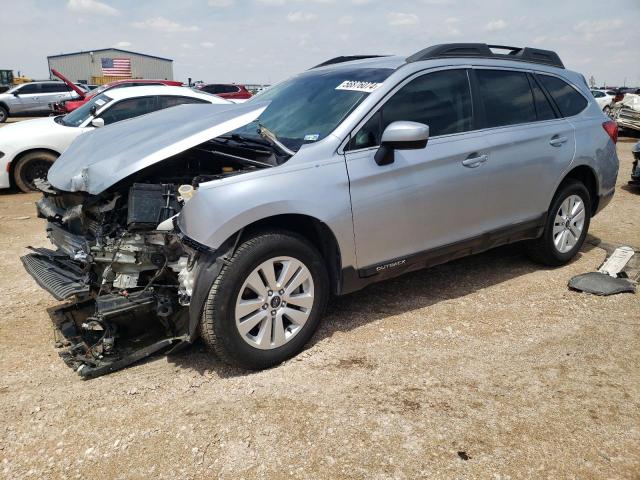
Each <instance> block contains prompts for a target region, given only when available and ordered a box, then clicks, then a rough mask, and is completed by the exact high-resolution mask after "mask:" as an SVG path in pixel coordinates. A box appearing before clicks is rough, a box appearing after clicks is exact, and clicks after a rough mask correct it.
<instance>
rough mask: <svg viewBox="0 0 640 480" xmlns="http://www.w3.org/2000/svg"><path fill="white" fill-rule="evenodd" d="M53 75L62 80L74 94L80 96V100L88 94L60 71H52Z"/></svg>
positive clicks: (53, 69)
mask: <svg viewBox="0 0 640 480" xmlns="http://www.w3.org/2000/svg"><path fill="white" fill-rule="evenodd" d="M51 73H53V74H54V75H55V76H56V77H58V78H59V79H60V80H62V81H63V82H64V83H66V84H67V85H68V86H69V87H70V88H71V89H72V90H73V91H74V92H76V93H77V94H78V95H80V98H84V97H85V96H86V95H87V94H86V92H85V91H84V90H82V89H80V88H78V86H77V85H76V84H75V83H73V82H72V81H71V80H69V79H68V78H67V77H65V76H64V75H62V74H61V73H60V72H59V71H58V70H56V69H55V68H52V69H51Z"/></svg>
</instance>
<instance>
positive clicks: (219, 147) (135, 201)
mask: <svg viewBox="0 0 640 480" xmlns="http://www.w3.org/2000/svg"><path fill="white" fill-rule="evenodd" d="M160 113H161V112H160ZM105 130H106V129H105ZM185 148H186V149H185V150H184V151H182V152H180V153H177V154H175V155H173V156H171V157H169V158H166V159H164V160H162V161H158V162H155V163H153V164H150V165H149V164H147V165H146V166H145V167H144V168H142V169H141V170H139V171H137V172H135V174H133V175H129V176H127V177H126V178H124V179H118V181H117V182H115V183H114V184H113V185H109V186H108V188H106V189H105V190H104V191H102V192H100V193H87V192H86V191H68V190H65V189H60V188H56V186H52V185H51V184H49V183H46V182H41V183H40V185H39V187H40V189H41V190H42V191H43V197H42V198H41V199H40V200H39V201H38V202H37V209H38V215H39V217H41V218H43V219H45V220H46V222H47V223H46V231H47V236H48V238H49V240H50V241H51V243H52V244H53V248H51V249H49V248H31V247H30V249H31V253H29V254H28V255H25V256H24V257H22V262H23V264H24V267H25V269H26V270H27V272H28V273H29V274H30V275H31V276H32V277H33V278H34V279H35V280H36V282H38V284H39V285H40V286H41V287H42V288H44V289H45V290H47V291H48V292H49V293H51V294H52V295H53V296H54V297H55V298H56V299H57V300H65V301H67V303H65V304H63V305H62V306H59V307H54V308H51V309H49V311H48V313H49V315H50V317H51V319H52V321H53V325H54V332H55V342H56V346H57V347H59V348H61V349H62V350H61V352H60V356H61V357H62V358H63V360H64V361H65V363H66V364H67V365H68V366H69V367H71V368H73V369H74V370H76V371H77V372H78V373H79V374H80V375H81V376H82V377H83V378H91V377H95V376H99V375H103V374H105V373H109V372H112V371H115V370H118V369H120V368H123V367H125V366H127V365H129V364H131V363H133V362H136V361H138V360H140V359H143V358H145V357H147V356H149V355H151V354H153V353H155V352H158V351H160V350H165V349H168V348H169V347H171V346H174V347H177V346H178V345H180V344H188V343H189V342H191V341H193V339H194V338H195V332H194V329H195V328H196V327H197V325H194V322H193V321H191V322H190V320H189V318H190V315H189V305H190V303H191V296H192V294H193V288H194V283H195V276H196V271H197V269H196V268H194V264H195V262H196V259H197V258H198V256H199V255H205V253H203V252H202V251H198V250H197V249H194V246H193V245H189V242H188V239H183V238H182V237H181V234H180V233H179V232H178V231H177V230H176V229H175V227H174V225H175V219H176V216H177V215H179V214H180V211H181V209H182V208H183V206H184V205H185V203H186V202H188V201H189V199H190V198H191V196H192V195H194V194H197V189H198V187H199V185H200V183H203V182H210V181H215V180H218V179H222V178H225V177H228V176H232V175H238V174H242V173H246V172H249V171H252V170H257V169H262V168H268V167H272V166H276V165H278V164H279V163H281V162H283V161H285V160H286V158H285V157H280V156H279V155H278V152H277V151H276V150H275V149H273V148H270V147H269V145H268V144H267V143H261V142H258V141H256V142H254V143H250V142H246V141H241V140H238V139H235V140H234V139H233V138H231V137H227V138H215V139H213V140H209V141H207V142H204V143H201V144H198V145H197V146H195V147H193V146H191V145H189V144H186V147H185ZM56 166H57V165H54V167H56ZM81 174H85V177H86V171H81ZM90 174H91V173H90V172H89V175H90ZM81 176H82V175H81ZM50 178H51V176H50ZM86 180H87V179H86V178H85V182H86ZM52 183H53V182H52ZM71 186H72V187H74V188H72V189H73V190H82V189H81V188H75V187H77V183H74V182H73V179H72V182H71ZM83 187H87V184H85V185H83ZM85 189H86V190H89V188H85ZM70 190H71V189H70ZM185 240H186V241H185ZM206 255H207V256H208V257H211V258H213V259H214V260H215V258H216V255H215V252H211V251H209V252H206Z"/></svg>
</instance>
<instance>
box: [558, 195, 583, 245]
mask: <svg viewBox="0 0 640 480" xmlns="http://www.w3.org/2000/svg"><path fill="white" fill-rule="evenodd" d="M584 220H585V205H584V202H583V201H582V198H580V197H579V196H578V195H570V196H568V197H567V198H565V200H564V202H562V203H561V204H560V208H559V209H558V211H557V212H556V216H555V220H554V222H553V244H554V245H555V248H556V250H558V252H560V253H567V252H569V251H570V250H571V249H572V248H573V247H574V246H575V245H576V243H577V242H578V240H579V239H580V236H581V235H582V230H583V229H584Z"/></svg>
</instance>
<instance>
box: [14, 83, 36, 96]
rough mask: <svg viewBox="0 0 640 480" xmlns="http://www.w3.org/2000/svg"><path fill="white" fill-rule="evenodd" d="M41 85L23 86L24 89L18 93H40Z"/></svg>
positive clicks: (28, 84) (30, 84) (29, 84)
mask: <svg viewBox="0 0 640 480" xmlns="http://www.w3.org/2000/svg"><path fill="white" fill-rule="evenodd" d="M40 92H41V90H40V84H39V83H27V84H26V85H23V86H22V88H20V90H18V93H19V94H20V95H24V94H27V93H40Z"/></svg>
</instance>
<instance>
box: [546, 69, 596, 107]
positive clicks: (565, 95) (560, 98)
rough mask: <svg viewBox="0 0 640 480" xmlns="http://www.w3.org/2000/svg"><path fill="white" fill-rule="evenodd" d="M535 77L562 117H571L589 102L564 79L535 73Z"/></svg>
mask: <svg viewBox="0 0 640 480" xmlns="http://www.w3.org/2000/svg"><path fill="white" fill-rule="evenodd" d="M537 78H538V80H540V83H542V86H543V87H544V88H545V89H546V90H547V91H548V92H549V94H550V95H551V98H553V100H554V102H556V105H557V106H558V108H559V109H560V113H561V114H562V116H563V117H572V116H574V115H577V114H579V113H580V112H581V111H583V110H584V109H585V108H587V105H588V104H589V102H587V100H586V99H585V98H584V97H583V96H582V95H581V94H580V93H578V91H577V90H576V89H575V88H573V87H572V86H571V85H569V84H568V83H567V82H565V81H564V80H561V79H559V78H557V77H551V76H549V75H537Z"/></svg>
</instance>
